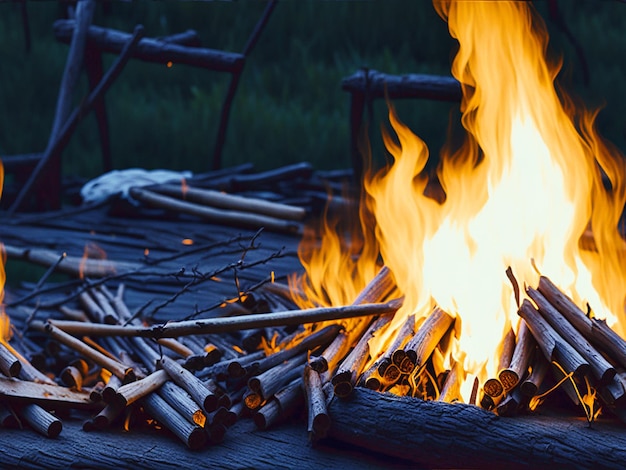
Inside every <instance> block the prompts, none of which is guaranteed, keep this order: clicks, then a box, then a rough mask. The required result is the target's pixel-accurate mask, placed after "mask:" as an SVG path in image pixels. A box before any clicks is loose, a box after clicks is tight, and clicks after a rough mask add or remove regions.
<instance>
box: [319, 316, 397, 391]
mask: <svg viewBox="0 0 626 470" xmlns="http://www.w3.org/2000/svg"><path fill="white" fill-rule="evenodd" d="M392 318H393V314H387V315H382V316H380V317H379V318H378V319H377V320H376V321H374V322H373V323H372V324H371V325H370V327H369V329H368V330H367V331H366V332H365V333H364V334H363V336H361V339H359V342H358V343H357V344H356V346H355V347H354V348H353V349H352V351H351V352H350V354H348V356H347V357H346V358H345V359H344V360H343V362H342V363H341V364H340V365H339V366H338V367H337V372H336V373H335V375H334V376H333V378H332V380H331V382H332V384H333V388H334V393H335V395H337V396H338V397H342V398H345V397H348V396H349V395H350V393H352V390H353V389H354V385H355V384H356V381H357V376H358V374H359V373H360V371H361V369H362V368H363V366H364V365H365V363H366V362H367V360H368V359H369V357H370V351H369V341H370V339H372V338H373V337H374V335H375V334H376V333H377V332H378V331H379V330H380V329H381V328H383V327H385V326H386V325H388V324H389V322H390V321H391V319H392Z"/></svg>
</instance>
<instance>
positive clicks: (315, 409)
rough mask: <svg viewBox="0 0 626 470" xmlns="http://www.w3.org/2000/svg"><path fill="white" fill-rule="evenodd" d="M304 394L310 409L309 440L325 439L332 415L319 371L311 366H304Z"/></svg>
mask: <svg viewBox="0 0 626 470" xmlns="http://www.w3.org/2000/svg"><path fill="white" fill-rule="evenodd" d="M304 395H305V397H306V403H307V410H308V419H307V431H308V433H309V440H311V441H316V440H318V439H323V438H324V437H326V435H327V433H328V430H329V429H330V427H331V426H330V425H331V422H330V416H329V415H328V411H327V408H326V397H325V396H324V391H323V390H322V381H321V379H320V375H319V372H317V371H315V370H313V369H311V368H310V367H305V368H304Z"/></svg>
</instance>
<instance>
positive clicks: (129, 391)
mask: <svg viewBox="0 0 626 470" xmlns="http://www.w3.org/2000/svg"><path fill="white" fill-rule="evenodd" d="M169 378H170V377H169V375H168V374H167V372H165V371H164V370H157V371H156V372H153V373H152V374H150V375H148V376H146V377H144V378H143V379H141V380H136V381H135V382H130V383H127V384H125V385H122V386H121V387H120V388H118V389H117V393H116V394H115V398H114V399H113V401H114V402H120V403H122V404H123V405H124V406H128V405H130V404H131V403H134V402H135V401H137V400H139V399H140V398H143V397H145V396H146V395H148V394H150V393H152V392H154V391H155V390H157V389H158V388H159V387H160V386H161V385H163V384H164V383H165V382H167V381H168V380H169Z"/></svg>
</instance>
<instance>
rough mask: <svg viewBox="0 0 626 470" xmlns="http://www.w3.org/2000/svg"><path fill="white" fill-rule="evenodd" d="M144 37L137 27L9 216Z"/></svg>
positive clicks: (41, 162) (72, 116)
mask: <svg viewBox="0 0 626 470" xmlns="http://www.w3.org/2000/svg"><path fill="white" fill-rule="evenodd" d="M143 35H144V29H143V26H141V25H137V26H136V27H135V30H134V32H133V35H132V36H131V38H130V39H129V40H128V42H127V43H126V44H125V45H124V48H123V49H122V52H121V53H120V55H119V57H118V58H117V60H116V61H115V63H114V64H113V65H111V68H109V70H108V71H107V73H106V75H105V76H104V77H103V78H102V80H101V81H100V83H98V86H96V88H95V89H94V90H93V91H92V92H91V93H90V94H89V96H88V97H87V99H86V100H85V101H83V102H82V103H81V105H79V106H78V107H76V108H75V109H74V111H72V113H71V114H70V116H69V117H68V118H67V120H66V121H65V123H64V124H63V126H62V128H61V130H60V131H59V133H58V135H57V136H56V138H55V141H54V143H53V144H51V145H49V146H48V148H47V149H46V151H45V153H44V155H43V157H42V158H41V159H40V160H39V163H38V164H37V166H36V167H35V169H34V170H33V172H32V173H31V175H30V177H29V178H28V180H27V181H26V183H25V184H24V186H23V187H22V189H21V190H20V193H19V194H18V195H17V197H16V198H15V201H13V204H12V205H11V207H10V208H9V209H8V211H7V212H8V214H9V215H11V214H13V213H14V212H15V211H16V210H18V209H19V208H20V207H21V205H22V203H23V202H24V198H25V197H26V195H27V194H28V193H29V191H30V190H31V189H32V187H33V185H34V184H35V183H36V182H37V181H38V179H39V177H40V176H41V172H42V171H43V169H44V168H45V167H46V166H47V165H48V163H49V162H50V160H53V159H54V158H55V155H57V154H58V152H61V151H62V149H63V148H64V147H65V146H66V145H67V143H68V141H69V138H70V136H71V135H72V133H73V132H74V129H76V126H78V123H79V122H80V121H81V120H82V118H83V117H84V116H85V115H86V114H87V113H88V112H89V111H90V110H91V109H92V108H93V105H94V103H96V102H97V100H98V99H99V98H100V96H102V95H103V94H104V93H106V91H107V90H108V89H109V87H110V86H111V85H112V84H113V82H114V81H115V79H116V78H117V77H118V76H119V74H120V73H121V72H122V69H123V68H124V65H126V63H127V62H128V60H129V59H130V54H131V52H132V51H133V49H134V48H135V46H136V45H137V42H139V40H140V39H141V38H142V37H143Z"/></svg>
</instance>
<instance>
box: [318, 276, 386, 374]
mask: <svg viewBox="0 0 626 470" xmlns="http://www.w3.org/2000/svg"><path fill="white" fill-rule="evenodd" d="M394 288H395V282H394V280H393V276H392V275H391V271H390V270H389V268H388V267H386V266H383V267H382V268H381V269H380V271H379V272H378V274H377V275H376V276H375V277H374V278H373V279H372V280H371V281H370V282H369V283H368V285H367V286H365V288H364V289H363V290H362V291H361V292H360V293H359V295H358V296H357V298H356V299H355V300H354V302H353V304H352V305H360V304H365V303H372V302H380V301H381V300H383V299H384V298H385V297H387V296H388V295H389V294H390V293H391V292H392V291H393V289H394ZM370 323H371V321H369V320H367V319H365V318H363V319H361V321H360V323H358V324H357V325H355V326H353V327H352V328H351V329H350V330H349V331H348V334H345V333H344V334H340V335H339V336H338V337H337V338H335V340H334V341H333V342H332V343H331V344H330V346H329V347H328V349H327V350H325V351H324V352H323V353H322V355H321V356H318V357H315V358H312V359H311V360H309V364H310V365H311V367H312V368H313V369H315V370H317V371H318V372H320V373H321V372H326V371H327V370H328V369H329V363H331V364H332V367H331V369H334V365H335V364H337V363H338V362H339V361H340V360H342V359H343V358H344V356H345V355H346V353H347V352H348V350H349V348H350V346H351V345H352V344H354V343H355V342H356V341H359V340H360V339H361V338H362V337H363V335H364V333H365V330H366V329H367V328H368V327H369V326H370ZM363 348H364V346H361V350H363ZM365 360H367V358H364V361H365ZM353 365H354V364H353Z"/></svg>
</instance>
